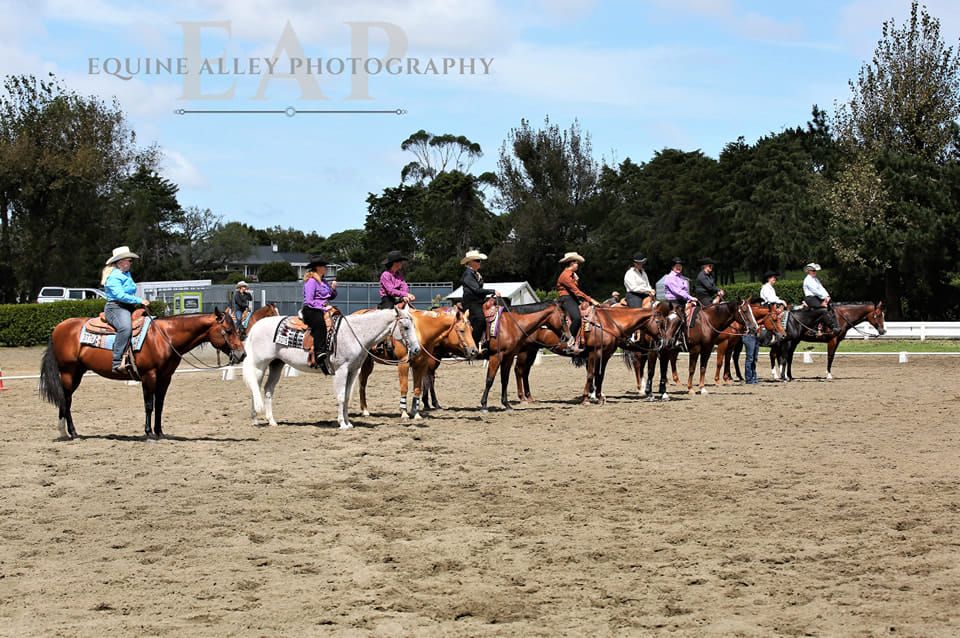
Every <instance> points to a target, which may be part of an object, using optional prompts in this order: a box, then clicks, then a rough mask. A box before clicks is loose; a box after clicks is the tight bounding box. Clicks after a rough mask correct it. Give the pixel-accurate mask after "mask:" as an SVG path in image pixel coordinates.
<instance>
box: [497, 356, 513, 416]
mask: <svg viewBox="0 0 960 638" xmlns="http://www.w3.org/2000/svg"><path fill="white" fill-rule="evenodd" d="M513 358H514V357H513V355H509V354H505V355H504V356H503V359H502V360H501V361H500V403H501V404H502V405H503V408H504V409H505V410H513V406H511V405H510V401H509V400H508V399H507V389H508V388H509V386H510V368H511V367H512V366H513Z"/></svg>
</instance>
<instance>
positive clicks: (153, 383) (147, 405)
mask: <svg viewBox="0 0 960 638" xmlns="http://www.w3.org/2000/svg"><path fill="white" fill-rule="evenodd" d="M140 386H141V389H142V390H143V414H144V426H143V432H144V434H145V435H146V437H147V438H148V439H150V438H152V437H153V430H152V429H151V427H150V426H151V421H152V420H153V406H154V396H155V394H156V390H157V373H156V371H154V370H151V371H150V372H147V373H146V374H144V375H143V377H142V378H141V380H140Z"/></svg>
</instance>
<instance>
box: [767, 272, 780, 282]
mask: <svg viewBox="0 0 960 638" xmlns="http://www.w3.org/2000/svg"><path fill="white" fill-rule="evenodd" d="M779 276H780V273H778V272H777V271H776V270H768V271H767V272H765V273H763V280H764V281H770V278H771V277H779Z"/></svg>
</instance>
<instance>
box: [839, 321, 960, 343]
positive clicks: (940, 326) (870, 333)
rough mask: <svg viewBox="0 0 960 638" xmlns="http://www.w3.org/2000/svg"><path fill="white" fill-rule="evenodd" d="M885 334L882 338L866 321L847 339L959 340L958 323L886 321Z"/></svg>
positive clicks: (959, 322) (848, 334)
mask: <svg viewBox="0 0 960 638" xmlns="http://www.w3.org/2000/svg"><path fill="white" fill-rule="evenodd" d="M884 327H885V328H886V329H887V334H885V335H883V336H882V337H881V336H879V335H878V334H877V329H876V328H874V327H873V326H871V325H870V324H869V323H867V322H866V321H864V322H862V323H859V324H857V326H856V329H855V330H853V329H851V330H850V331H849V332H848V333H847V339H856V338H858V337H861V338H863V339H867V338H880V339H919V340H920V341H926V340H927V339H960V321H887V322H885V323H884Z"/></svg>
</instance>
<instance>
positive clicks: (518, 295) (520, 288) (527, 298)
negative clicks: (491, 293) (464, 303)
mask: <svg viewBox="0 0 960 638" xmlns="http://www.w3.org/2000/svg"><path fill="white" fill-rule="evenodd" d="M483 287H484V288H486V289H488V290H496V291H498V292H499V293H500V295H501V296H503V297H504V298H505V299H509V300H510V303H511V304H524V303H537V302H538V301H540V299H538V298H537V293H535V292H534V291H533V288H532V287H530V284H528V283H527V282H525V281H509V282H502V283H493V282H492V281H485V282H483ZM462 298H463V286H460V287H459V288H457V289H456V290H454V291H453V292H452V293H450V294H449V295H447V299H450V300H454V301H459V300H460V299H462Z"/></svg>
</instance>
